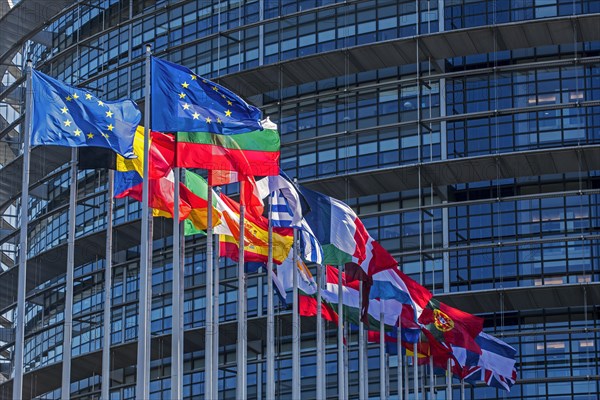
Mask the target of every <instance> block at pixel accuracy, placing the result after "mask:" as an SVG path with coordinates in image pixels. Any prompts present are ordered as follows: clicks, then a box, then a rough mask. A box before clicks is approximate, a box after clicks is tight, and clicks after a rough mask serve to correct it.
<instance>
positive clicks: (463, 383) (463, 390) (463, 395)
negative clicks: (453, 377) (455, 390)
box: [460, 379, 465, 400]
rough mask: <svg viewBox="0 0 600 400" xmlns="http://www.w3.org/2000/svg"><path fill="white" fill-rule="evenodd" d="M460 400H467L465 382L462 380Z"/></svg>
mask: <svg viewBox="0 0 600 400" xmlns="http://www.w3.org/2000/svg"><path fill="white" fill-rule="evenodd" d="M460 400H465V380H464V379H461V380H460Z"/></svg>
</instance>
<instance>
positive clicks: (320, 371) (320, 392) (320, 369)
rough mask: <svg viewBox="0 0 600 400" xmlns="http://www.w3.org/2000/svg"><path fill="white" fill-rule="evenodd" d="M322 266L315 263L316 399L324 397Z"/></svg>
mask: <svg viewBox="0 0 600 400" xmlns="http://www.w3.org/2000/svg"><path fill="white" fill-rule="evenodd" d="M322 290H323V266H322V265H321V264H317V399H324V398H325V381H326V380H327V376H326V373H325V362H324V361H325V335H324V334H323V333H324V332H323V311H322V309H321V307H322V304H323V299H322V297H321V296H322Z"/></svg>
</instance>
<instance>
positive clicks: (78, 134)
mask: <svg viewBox="0 0 600 400" xmlns="http://www.w3.org/2000/svg"><path fill="white" fill-rule="evenodd" d="M73 134H74V135H75V136H81V131H80V130H79V128H77V129H75V132H73Z"/></svg>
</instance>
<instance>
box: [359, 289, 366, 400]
mask: <svg viewBox="0 0 600 400" xmlns="http://www.w3.org/2000/svg"><path fill="white" fill-rule="evenodd" d="M358 304H359V307H358V308H359V310H360V312H361V314H362V310H363V307H364V304H363V282H362V281H359V282H358ZM361 317H362V315H361ZM366 385H368V383H367V379H365V329H364V324H363V321H362V318H360V319H359V321H358V398H359V399H360V400H366V398H367V397H366V390H365V386H366Z"/></svg>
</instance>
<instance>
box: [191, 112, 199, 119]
mask: <svg viewBox="0 0 600 400" xmlns="http://www.w3.org/2000/svg"><path fill="white" fill-rule="evenodd" d="M192 117H194V119H198V118H200V114H198V113H197V112H195V113H193V114H192Z"/></svg>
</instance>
